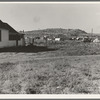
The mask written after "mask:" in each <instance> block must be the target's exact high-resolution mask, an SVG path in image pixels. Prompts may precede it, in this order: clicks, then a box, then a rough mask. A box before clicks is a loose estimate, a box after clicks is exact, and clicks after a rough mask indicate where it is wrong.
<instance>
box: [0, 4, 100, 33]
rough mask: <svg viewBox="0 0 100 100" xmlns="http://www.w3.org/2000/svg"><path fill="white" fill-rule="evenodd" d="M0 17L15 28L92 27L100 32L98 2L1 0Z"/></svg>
mask: <svg viewBox="0 0 100 100" xmlns="http://www.w3.org/2000/svg"><path fill="white" fill-rule="evenodd" d="M0 19H1V20H2V21H3V22H6V23H8V24H9V25H11V26H12V27H13V28H14V29H15V30H17V31H21V30H24V31H31V30H38V29H46V28H64V29H69V28H70V29H81V30H84V31H86V32H91V29H92V28H93V32H94V33H100V3H46V4H45V3H0Z"/></svg>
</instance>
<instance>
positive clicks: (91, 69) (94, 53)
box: [0, 41, 100, 94]
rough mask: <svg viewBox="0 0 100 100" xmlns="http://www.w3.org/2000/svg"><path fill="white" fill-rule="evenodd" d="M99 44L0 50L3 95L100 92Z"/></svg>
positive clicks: (71, 43)
mask: <svg viewBox="0 0 100 100" xmlns="http://www.w3.org/2000/svg"><path fill="white" fill-rule="evenodd" d="M99 54H100V43H82V42H76V41H66V42H62V43H55V44H47V47H36V46H34V47H23V48H22V47H19V48H6V49H0V93H1V94H2V93H3V94H79V93H83V94H100V55H99Z"/></svg>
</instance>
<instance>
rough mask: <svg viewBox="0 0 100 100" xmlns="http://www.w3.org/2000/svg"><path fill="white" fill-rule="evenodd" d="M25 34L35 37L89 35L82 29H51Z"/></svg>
mask: <svg viewBox="0 0 100 100" xmlns="http://www.w3.org/2000/svg"><path fill="white" fill-rule="evenodd" d="M25 34H26V35H34V36H37V35H38V36H41V35H58V34H64V35H66V36H68V37H69V36H79V35H87V33H86V32H85V31H83V30H80V29H62V28H49V29H43V30H33V31H26V32H25Z"/></svg>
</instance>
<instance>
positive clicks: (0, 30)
mask: <svg viewBox="0 0 100 100" xmlns="http://www.w3.org/2000/svg"><path fill="white" fill-rule="evenodd" d="M0 41H1V30H0Z"/></svg>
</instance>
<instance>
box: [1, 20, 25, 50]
mask: <svg viewBox="0 0 100 100" xmlns="http://www.w3.org/2000/svg"><path fill="white" fill-rule="evenodd" d="M23 45H24V35H23V34H20V33H18V32H17V31H16V30H15V29H13V28H12V27H11V26H10V25H9V24H7V23H4V22H2V21H1V20H0V48H3V47H12V46H23Z"/></svg>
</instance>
